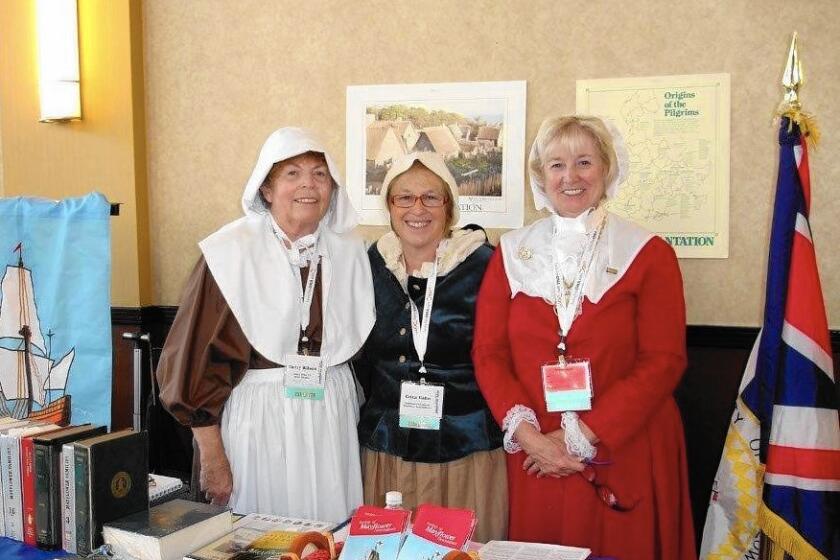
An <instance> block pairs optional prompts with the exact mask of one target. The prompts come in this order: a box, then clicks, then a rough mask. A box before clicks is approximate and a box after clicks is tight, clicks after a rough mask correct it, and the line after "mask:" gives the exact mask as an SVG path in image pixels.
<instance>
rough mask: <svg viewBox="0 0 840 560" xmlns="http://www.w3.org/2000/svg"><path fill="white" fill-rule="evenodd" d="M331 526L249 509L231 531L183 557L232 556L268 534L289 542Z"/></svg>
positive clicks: (224, 559)
mask: <svg viewBox="0 0 840 560" xmlns="http://www.w3.org/2000/svg"><path fill="white" fill-rule="evenodd" d="M333 527H335V524H334V523H330V522H328V521H315V520H313V519H299V518H296V517H282V516H278V515H268V514H264V513H251V514H248V515H246V516H245V517H243V518H241V519H239V520H238V521H237V522H236V523H234V524H233V531H232V532H230V533H228V534H227V535H225V536H223V537H221V538H219V539H217V540H215V541H213V542H212V543H210V544H208V545H206V546H204V547H202V548H200V549H199V550H196V551H195V552H192V553H190V554H188V555H186V556H185V557H184V560H231V559H232V558H234V557H235V556H236V555H237V554H239V553H242V552H248V551H249V547H250V545H251V543H253V542H255V541H258V540H259V539H261V538H263V537H265V536H266V535H269V534H276V535H277V536H278V537H281V538H285V540H286V541H288V543H289V544H291V541H292V540H294V537H296V536H297V535H299V534H300V533H306V532H308V531H330V530H331V529H332V528H333Z"/></svg>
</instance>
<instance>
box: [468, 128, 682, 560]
mask: <svg viewBox="0 0 840 560" xmlns="http://www.w3.org/2000/svg"><path fill="white" fill-rule="evenodd" d="M627 162H628V158H627V152H626V150H625V149H624V145H623V140H622V139H621V135H620V134H619V133H618V131H617V130H615V129H613V128H611V127H610V126H609V124H608V123H605V122H603V121H601V120H600V119H598V118H594V117H585V116H569V117H558V118H553V119H548V120H546V121H545V122H544V123H543V124H542V126H541V127H540V130H539V133H538V134H537V138H536V140H535V141H534V145H533V147H532V149H531V155H530V158H529V171H530V176H531V188H532V192H533V194H534V201H535V203H536V206H537V209H538V210H541V209H543V208H547V209H548V210H549V211H550V212H551V215H550V216H549V217H547V218H543V219H541V220H538V221H536V222H534V223H533V224H531V225H529V226H527V227H524V228H522V229H519V230H516V231H513V232H509V233H506V234H505V235H503V236H502V238H501V242H500V247H499V250H497V251H496V253H495V254H494V256H493V258H492V260H491V261H490V264H489V265H488V268H487V273H486V274H485V277H484V281H483V283H482V286H481V291H480V293H479V297H478V304H477V309H476V328H475V342H474V345H473V360H474V362H475V368H476V377H477V378H478V382H479V385H480V386H481V390H482V392H483V393H484V396H485V398H486V399H487V402H488V404H489V405H490V409H491V410H492V411H493V414H494V416H495V417H496V419H497V420H498V421H499V423H500V424H501V426H502V429H503V430H505V437H504V440H505V450H506V451H508V456H507V457H508V460H507V465H508V478H509V481H510V486H509V488H510V525H509V529H510V532H509V538H510V539H511V540H517V541H535V542H546V543H559V544H565V545H574V546H584V547H588V548H591V549H592V554H593V556H611V557H612V556H614V557H616V558H626V559H628V560H633V559H637V560H687V559H689V558H695V557H696V551H695V548H694V532H693V529H692V521H691V509H690V501H689V493H688V476H687V471H686V462H685V442H684V437H683V429H682V422H681V420H680V414H679V410H678V409H677V406H676V403H675V402H674V399H673V396H672V393H673V391H674V388H675V387H676V385H677V383H678V382H679V380H680V377H681V376H682V374H683V371H684V369H685V365H686V350H685V305H684V301H683V291H682V278H681V275H680V269H679V266H678V264H677V259H676V257H675V255H674V251H673V250H672V249H671V247H670V246H669V245H668V244H667V243H666V242H665V241H663V240H662V239H661V238H659V237H656V236H654V235H652V234H651V233H650V232H648V231H646V230H644V229H642V228H640V227H639V226H637V225H635V224H633V223H631V222H629V221H627V220H624V219H622V218H620V217H619V216H616V215H614V214H612V213H610V212H608V211H607V210H606V209H605V207H604V204H603V203H604V201H605V200H606V199H608V198H612V197H614V196H615V194H616V190H617V188H618V185H619V184H620V183H621V182H622V181H623V180H624V179H625V178H626V176H627Z"/></svg>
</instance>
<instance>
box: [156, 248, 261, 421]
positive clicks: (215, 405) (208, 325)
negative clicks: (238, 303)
mask: <svg viewBox="0 0 840 560" xmlns="http://www.w3.org/2000/svg"><path fill="white" fill-rule="evenodd" d="M250 360H251V345H250V344H249V343H248V341H247V339H246V338H245V335H244V334H243V332H242V329H241V328H240V326H239V323H238V322H237V320H236V318H235V317H234V316H233V313H232V312H231V310H230V308H229V307H228V305H227V303H226V302H225V300H224V298H223V297H222V293H221V291H220V290H219V286H218V285H217V284H216V281H215V280H214V279H213V275H212V274H211V273H210V270H209V269H208V267H207V263H206V262H205V261H204V257H202V258H200V259H199V261H198V263H197V264H196V266H195V269H193V272H192V274H191V275H190V277H189V279H188V280H187V285H186V287H185V289H184V295H183V298H182V300H181V304H180V306H179V307H178V313H177V314H176V315H175V321H174V322H173V323H172V328H171V330H170V331H169V336H168V337H167V338H166V343H165V344H164V346H163V352H162V353H161V356H160V362H159V363H158V368H157V379H158V383H159V384H160V400H161V402H162V403H163V405H164V406H165V407H166V409H167V410H168V411H169V412H170V413H171V414H172V416H174V417H175V419H176V420H178V422H180V423H181V424H184V425H185V426H191V427H193V426H195V427H198V426H208V425H212V424H217V423H218V422H219V419H220V416H221V413H222V408H223V407H224V405H225V402H227V399H228V397H229V396H230V392H231V390H232V389H233V387H234V386H235V385H236V384H237V383H238V382H239V380H240V379H241V378H242V376H243V375H245V372H246V371H247V370H248V366H249V362H250Z"/></svg>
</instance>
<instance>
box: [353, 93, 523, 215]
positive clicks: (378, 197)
mask: <svg viewBox="0 0 840 560" xmlns="http://www.w3.org/2000/svg"><path fill="white" fill-rule="evenodd" d="M424 151H425V152H436V153H437V154H439V155H440V156H441V157H442V158H443V160H444V161H445V162H446V166H447V168H448V169H449V171H451V172H452V176H453V178H454V179H455V183H456V184H457V186H458V194H459V202H458V204H459V209H460V213H461V219H460V221H459V223H458V225H464V224H470V223H473V224H478V225H480V226H482V227H486V228H518V227H522V220H523V216H524V211H523V208H524V194H523V193H524V189H523V186H522V178H523V176H524V175H525V161H524V158H523V154H524V153H525V82H523V81H518V82H468V83H446V84H397V85H370V86H349V87H348V88H347V190H348V193H349V194H350V199H351V200H352V201H353V205H354V206H355V208H356V211H357V212H358V213H359V215H360V217H361V223H362V224H367V225H388V223H390V222H389V218H388V211H387V209H386V208H385V204H384V198H383V196H382V194H383V193H381V187H382V183H383V179H384V178H385V174H386V173H387V172H388V169H390V167H391V164H392V163H393V161H394V160H395V159H397V158H400V157H402V156H404V155H406V154H410V153H414V152H424Z"/></svg>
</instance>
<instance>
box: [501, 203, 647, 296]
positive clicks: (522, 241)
mask: <svg viewBox="0 0 840 560" xmlns="http://www.w3.org/2000/svg"><path fill="white" fill-rule="evenodd" d="M601 212H605V211H603V210H602V211H601ZM605 214H606V220H607V221H606V224H605V226H604V232H603V234H602V235H601V239H600V241H599V242H598V252H597V253H596V255H595V259H594V260H593V262H592V266H591V268H590V271H589V275H588V277H587V279H586V286H585V288H584V295H585V297H586V298H587V299H589V301H591V302H592V303H598V302H599V301H600V300H601V298H602V297H603V296H604V294H605V293H606V292H607V291H608V290H609V289H610V288H612V287H613V286H614V285H615V284H616V283H617V282H618V281H619V280H621V278H622V277H623V276H624V274H625V273H626V272H627V269H628V268H630V265H631V264H633V260H634V259H635V258H636V256H637V255H638V254H639V252H640V251H641V250H642V248H643V247H644V246H645V244H647V242H648V241H649V240H650V239H651V238H652V237H653V234H652V233H650V232H649V231H647V230H645V229H643V228H641V227H639V226H637V225H636V224H634V223H632V222H630V221H628V220H625V219H624V218H621V217H619V216H616V215H615V214H611V213H609V212H605ZM598 215H600V214H598V211H597V210H596V211H593V212H590V213H589V215H588V216H586V220H585V221H586V227H590V225H591V224H592V223H595V224H597V223H598V221H593V220H596V218H597V217H598ZM561 219H562V218H561ZM554 223H555V221H554V219H553V218H543V219H541V220H537V221H536V222H534V223H532V224H530V225H528V226H526V227H524V228H520V229H518V230H515V231H511V232H508V233H505V234H504V235H502V237H501V239H500V242H499V244H500V246H501V249H502V256H503V258H504V265H505V273H506V275H507V278H508V283H509V284H510V292H511V298H513V297H514V296H516V294H518V293H519V292H522V293H524V294H526V295H529V296H532V297H538V298H542V299H544V300H545V301H546V302H548V303H550V304H552V305H553V304H554V298H555V289H556V287H555V278H554V261H553V259H554V254H553V252H554V246H553V241H554Z"/></svg>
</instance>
